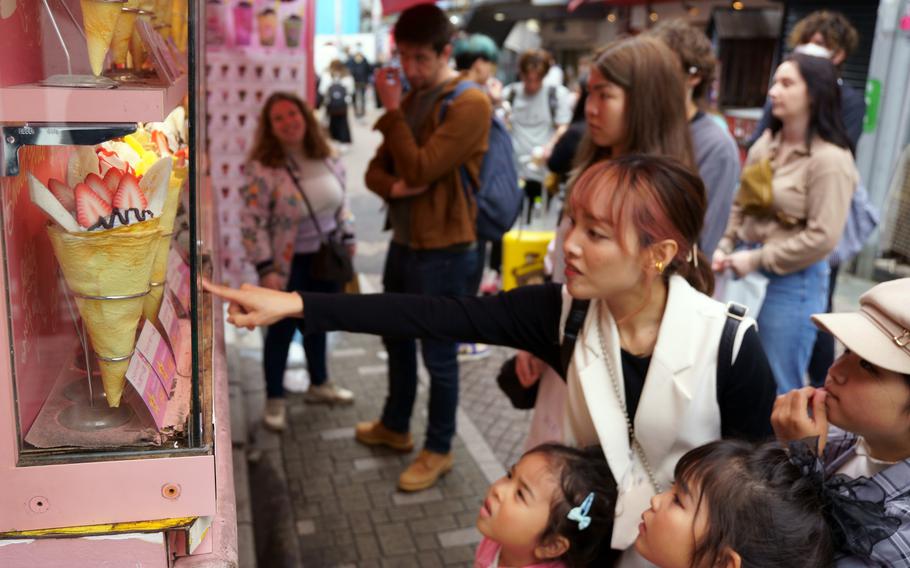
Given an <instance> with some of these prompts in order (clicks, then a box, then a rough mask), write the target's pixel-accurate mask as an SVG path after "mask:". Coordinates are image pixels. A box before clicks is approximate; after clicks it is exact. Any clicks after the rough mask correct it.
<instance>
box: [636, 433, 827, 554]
mask: <svg viewBox="0 0 910 568" xmlns="http://www.w3.org/2000/svg"><path fill="white" fill-rule="evenodd" d="M674 477H675V483H674V484H673V486H672V487H671V488H670V489H669V490H668V491H665V492H663V493H661V494H660V495H657V496H656V497H654V498H653V499H651V507H650V508H649V509H648V510H646V511H645V512H644V513H642V516H641V518H642V523H641V525H640V528H639V534H638V539H637V540H636V541H635V549H636V550H638V552H640V553H641V555H642V556H643V557H645V559H647V560H648V561H650V562H652V563H653V564H655V565H657V566H658V567H659V568H747V567H748V568H826V567H828V566H830V565H831V559H832V556H833V551H834V546H833V542H832V538H831V533H830V529H829V525H828V524H827V521H826V517H825V513H824V511H825V508H826V506H827V505H826V503H825V501H824V499H823V498H822V497H821V491H820V487H819V486H818V485H817V484H816V482H814V481H813V480H810V479H808V478H805V477H803V476H802V473H801V470H800V468H799V466H797V465H795V464H793V463H791V462H790V459H789V458H788V455H787V452H786V450H784V449H783V448H781V447H779V446H778V445H777V444H765V445H763V446H759V447H756V446H754V445H753V444H750V443H747V442H741V441H735V440H724V441H719V442H712V443H710V444H706V445H704V446H701V447H698V448H695V449H694V450H690V451H689V452H688V453H686V454H685V455H684V456H683V457H682V458H680V460H679V463H677V464H676V471H675V476H674Z"/></svg>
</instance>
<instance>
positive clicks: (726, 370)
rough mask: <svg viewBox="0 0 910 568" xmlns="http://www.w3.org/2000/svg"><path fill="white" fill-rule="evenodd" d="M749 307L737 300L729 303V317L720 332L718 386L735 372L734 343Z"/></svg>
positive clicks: (724, 382)
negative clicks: (738, 302)
mask: <svg viewBox="0 0 910 568" xmlns="http://www.w3.org/2000/svg"><path fill="white" fill-rule="evenodd" d="M747 309H748V308H746V306H744V305H742V304H737V303H736V302H729V303H728V304H727V318H726V321H724V330H723V331H722V332H721V334H720V346H719V347H718V349H717V388H718V391H719V390H720V386H721V385H723V384H726V382H727V380H728V379H729V378H730V374H731V373H732V372H733V344H734V343H736V332H737V331H739V324H740V322H742V321H743V318H744V317H746V311H747Z"/></svg>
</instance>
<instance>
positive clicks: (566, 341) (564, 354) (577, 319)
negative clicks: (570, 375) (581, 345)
mask: <svg viewBox="0 0 910 568" xmlns="http://www.w3.org/2000/svg"><path fill="white" fill-rule="evenodd" d="M590 304H591V300H577V299H573V300H572V307H571V308H569V315H568V317H567V318H566V327H565V329H564V330H563V336H562V344H561V345H560V350H559V359H560V362H561V363H562V377H563V380H565V378H566V373H567V372H568V371H569V363H571V362H572V352H574V351H575V340H576V339H578V332H579V330H581V326H582V325H583V324H584V323H585V316H587V315H588V306H589V305H590Z"/></svg>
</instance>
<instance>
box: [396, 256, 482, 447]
mask: <svg viewBox="0 0 910 568" xmlns="http://www.w3.org/2000/svg"><path fill="white" fill-rule="evenodd" d="M476 262H477V253H476V251H475V250H473V249H470V250H464V251H458V252H453V251H444V250H429V251H414V250H411V249H409V248H408V247H405V246H402V245H399V244H395V243H391V244H390V245H389V252H388V255H387V256H386V263H385V270H384V274H383V287H384V288H385V291H386V292H402V293H409V294H427V295H434V296H463V295H468V294H473V293H474V291H473V290H470V289H469V286H470V281H471V276H472V275H473V273H474V265H475V263H476ZM382 340H383V343H385V348H386V352H387V353H388V355H389V360H388V364H389V395H388V397H387V398H386V401H385V407H384V408H383V410H382V418H381V420H382V424H383V425H384V426H385V427H386V428H388V429H389V430H392V431H394V432H400V433H405V432H408V431H410V428H411V413H412V412H413V410H414V400H415V399H416V398H417V342H416V340H414V339H402V338H400V337H383V338H382ZM420 346H421V354H422V355H423V364H424V365H425V366H426V368H427V371H429V373H430V409H429V416H428V420H427V437H426V442H425V443H424V447H425V448H426V449H427V450H430V451H431V452H436V453H440V454H447V453H449V451H450V450H451V448H452V437H453V436H455V411H456V409H457V408H458V358H457V354H458V353H457V346H456V344H455V343H453V342H448V341H436V340H432V339H424V340H421V342H420Z"/></svg>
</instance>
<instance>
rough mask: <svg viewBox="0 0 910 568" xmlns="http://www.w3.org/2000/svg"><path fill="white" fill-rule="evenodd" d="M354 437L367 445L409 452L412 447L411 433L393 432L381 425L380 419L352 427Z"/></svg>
mask: <svg viewBox="0 0 910 568" xmlns="http://www.w3.org/2000/svg"><path fill="white" fill-rule="evenodd" d="M354 439H356V440H357V441H358V442H360V443H361V444H366V445H368V446H388V447H390V448H392V449H393V450H398V451H399V452H410V451H411V450H413V449H414V440H413V439H412V438H411V433H410V432H406V433H404V434H401V433H399V432H393V431H391V430H389V429H388V428H386V427H385V426H383V425H382V421H380V420H374V421H373V422H360V423H358V424H357V426H356V427H355V428H354Z"/></svg>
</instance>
